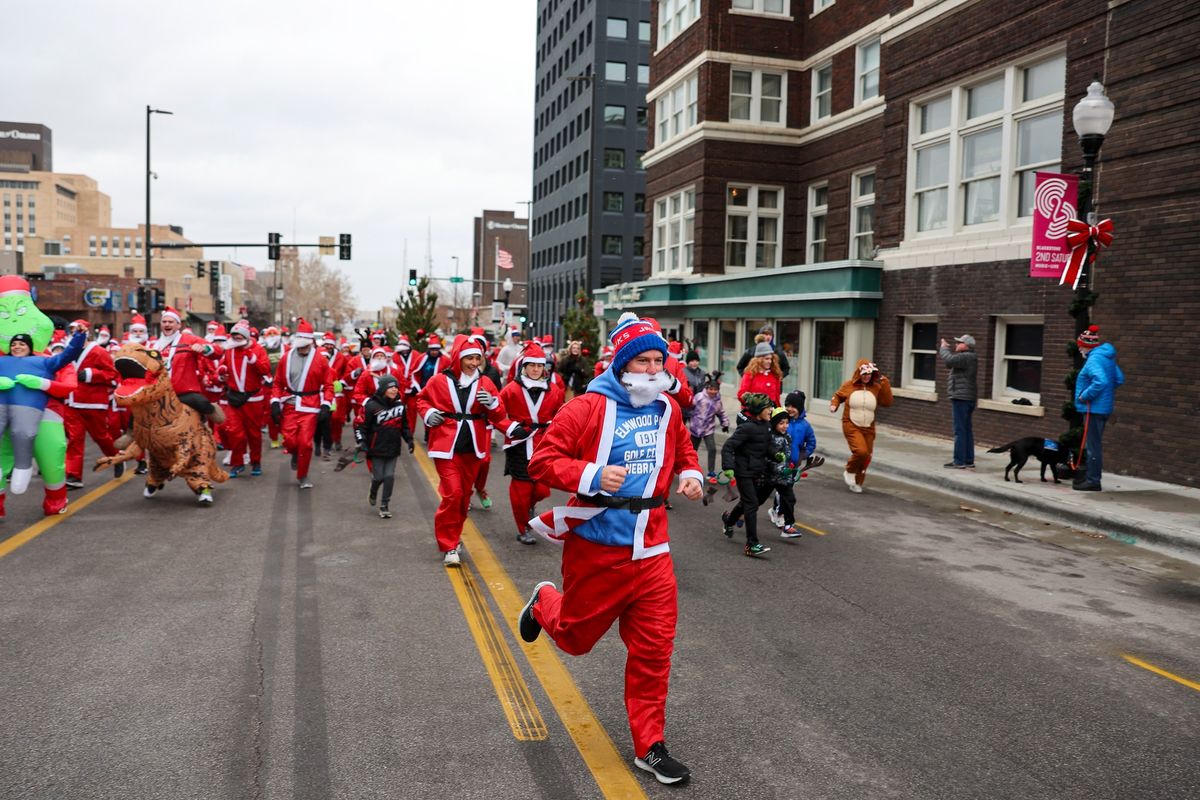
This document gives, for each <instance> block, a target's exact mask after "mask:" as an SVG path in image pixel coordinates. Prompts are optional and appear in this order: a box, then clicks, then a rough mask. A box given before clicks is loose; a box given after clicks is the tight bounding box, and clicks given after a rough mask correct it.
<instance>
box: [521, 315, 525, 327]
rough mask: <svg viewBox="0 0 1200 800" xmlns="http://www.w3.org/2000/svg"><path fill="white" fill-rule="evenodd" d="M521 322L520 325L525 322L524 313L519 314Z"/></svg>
mask: <svg viewBox="0 0 1200 800" xmlns="http://www.w3.org/2000/svg"><path fill="white" fill-rule="evenodd" d="M521 324H522V325H524V324H525V315H524V314H522V315H521Z"/></svg>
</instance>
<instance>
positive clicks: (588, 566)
mask: <svg viewBox="0 0 1200 800" xmlns="http://www.w3.org/2000/svg"><path fill="white" fill-rule="evenodd" d="M609 338H610V341H611V342H612V345H613V348H614V350H615V352H614V355H613V360H612V365H611V366H610V367H609V369H608V370H606V371H605V372H603V373H602V374H601V375H600V376H599V377H597V378H595V379H593V380H592V382H591V383H590V384H589V385H588V388H587V391H586V392H585V393H583V394H582V395H580V396H579V397H576V398H575V399H574V400H572V401H571V402H569V403H567V404H566V405H565V406H563V407H562V410H561V411H559V413H558V414H557V415H556V416H555V418H554V421H553V422H552V423H551V424H550V427H549V428H548V429H547V430H546V433H545V436H544V437H543V439H542V440H541V442H539V443H538V446H537V448H536V449H535V450H534V453H533V459H532V460H531V461H530V462H529V476H530V477H531V478H533V479H534V480H535V481H540V482H545V483H547V484H549V485H550V486H552V487H554V488H558V489H563V490H565V491H568V492H572V493H573V495H572V497H571V498H570V500H569V501H568V502H567V505H566V506H563V507H558V508H554V509H552V510H551V511H548V512H546V513H544V514H542V515H541V516H539V517H538V518H536V519H534V520H531V522H530V524H531V526H532V527H533V529H534V531H535V532H537V533H540V534H542V535H543V536H545V537H547V538H548V539H550V540H552V541H561V542H562V543H563V545H564V548H563V562H562V574H563V590H562V591H561V592H560V591H559V590H558V589H556V588H555V587H554V584H553V583H551V582H549V581H543V582H542V583H539V584H538V585H537V586H536V587H534V590H533V594H532V595H531V596H530V598H529V602H528V603H526V605H525V608H524V609H522V611H521V616H520V619H519V621H518V627H519V629H520V633H521V638H522V639H524V640H525V641H527V642H532V641H534V640H536V639H537V637H538V634H540V633H541V631H543V630H545V631H546V633H547V634H548V635H549V636H550V638H551V639H553V640H554V643H555V644H557V645H558V647H559V648H560V649H561V650H563V651H565V652H567V653H570V654H572V655H582V654H584V653H586V652H588V651H589V650H591V649H592V647H593V645H595V644H596V642H597V641H598V640H599V639H600V637H601V636H603V635H604V633H605V632H606V631H607V630H608V629H609V628H610V627H611V626H612V624H613V622H615V621H617V620H620V630H621V639H622V641H624V642H625V647H626V649H627V651H628V657H627V659H626V662H625V709H626V712H627V714H628V715H629V728H630V731H631V733H632V734H633V746H634V755H635V759H634V764H635V765H637V766H638V767H639V768H641V769H644V770H646V771H648V772H652V773H653V774H654V777H655V778H656V779H657V780H658V781H659V782H660V783H667V784H670V783H679V782H681V781H684V780H686V779H687V778H688V776H689V775H690V774H691V773H690V771H689V770H688V768H687V767H686V766H684V765H683V764H681V763H680V762H679V761H677V760H675V759H674V758H672V757H671V756H670V754H669V753H668V752H667V748H666V744H665V742H664V735H663V729H664V725H665V719H666V703H667V684H668V679H669V677H670V672H671V651H672V649H673V648H674V642H675V621H676V617H677V605H676V595H675V569H674V565H673V563H672V560H671V555H670V545H669V544H668V535H667V512H666V508H665V507H664V506H665V504H666V497H667V495H668V493H669V492H670V490H671V482H672V480H674V478H675V476H676V475H678V476H679V490H678V491H679V493H680V494H683V495H684V496H685V497H687V498H688V499H690V500H699V499H700V497H701V480H702V479H703V474H702V473H701V472H700V464H699V462H698V461H697V460H696V451H695V449H693V447H692V443H691V439H690V438H689V436H688V432H687V429H686V428H685V427H684V424H683V415H682V413H681V412H680V409H679V404H678V403H677V402H676V401H675V399H674V398H673V397H671V396H670V395H668V394H666V390H667V389H668V388H669V387H670V386H671V385H672V383H673V382H674V381H675V378H674V377H673V376H672V375H670V374H669V373H667V372H666V371H665V370H664V368H663V362H664V360H665V359H666V356H667V343H666V342H665V341H663V338H662V337H661V336H660V335H659V334H658V333H657V332H656V331H655V330H654V328H653V326H652V325H651V324H650V323H649V322H647V321H646V320H640V319H638V318H637V317H636V316H634V315H633V314H625V315H622V317H621V319H620V320H619V321H618V324H617V327H616V328H615V329H614V330H613V332H612V335H611V336H610V337H609Z"/></svg>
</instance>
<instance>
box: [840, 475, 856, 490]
mask: <svg viewBox="0 0 1200 800" xmlns="http://www.w3.org/2000/svg"><path fill="white" fill-rule="evenodd" d="M842 480H844V481H845V482H846V485H847V486H849V487H850V491H854V487H855V486H857V485H858V484H856V483H855V482H854V473H853V472H843V473H842Z"/></svg>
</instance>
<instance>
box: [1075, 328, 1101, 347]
mask: <svg viewBox="0 0 1200 800" xmlns="http://www.w3.org/2000/svg"><path fill="white" fill-rule="evenodd" d="M1103 343H1104V337H1102V336H1101V335H1100V326H1099V325H1088V326H1087V329H1086V330H1085V331H1084V332H1083V333H1081V334H1079V337H1078V338H1077V339H1076V340H1075V344H1077V345H1079V349H1080V350H1091V349H1092V348H1093V347H1098V346H1099V345H1101V344H1103Z"/></svg>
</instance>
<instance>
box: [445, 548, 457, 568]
mask: <svg viewBox="0 0 1200 800" xmlns="http://www.w3.org/2000/svg"><path fill="white" fill-rule="evenodd" d="M461 563H462V559H460V558H459V557H458V550H457V549H455V550H450V551H448V552H446V553H444V554H443V555H442V564H443V565H444V566H447V567H457V566H458V565H459V564H461Z"/></svg>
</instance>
